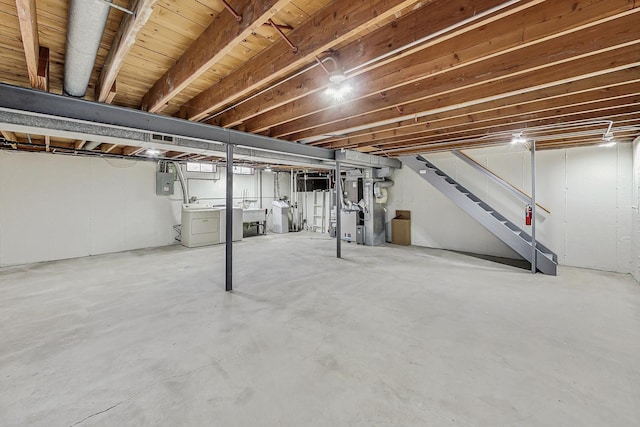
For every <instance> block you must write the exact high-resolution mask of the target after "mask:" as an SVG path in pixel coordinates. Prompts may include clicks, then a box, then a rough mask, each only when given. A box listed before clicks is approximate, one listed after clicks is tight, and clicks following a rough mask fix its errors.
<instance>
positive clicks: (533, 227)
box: [531, 140, 537, 274]
mask: <svg viewBox="0 0 640 427" xmlns="http://www.w3.org/2000/svg"><path fill="white" fill-rule="evenodd" d="M536 253H537V248H536V141H535V140H533V141H531V273H533V274H535V273H536V270H537V265H536Z"/></svg>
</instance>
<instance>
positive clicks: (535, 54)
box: [248, 9, 640, 140]
mask: <svg viewBox="0 0 640 427" xmlns="http://www.w3.org/2000/svg"><path fill="white" fill-rule="evenodd" d="M637 11H640V9H634V13H633V14H628V15H626V16H624V17H622V18H620V19H619V20H611V21H606V22H603V23H600V24H599V25H595V26H593V27H588V28H585V29H582V30H580V31H577V32H576V33H569V34H566V35H563V36H561V37H559V38H557V39H555V38H554V39H546V40H544V41H542V42H540V43H535V44H534V43H523V44H522V45H521V48H520V49H526V53H525V52H523V51H521V50H520V49H518V50H513V49H512V50H509V51H508V52H506V53H500V54H499V55H493V54H487V55H484V54H482V55H480V56H479V58H481V59H480V60H473V61H471V62H470V63H469V64H466V63H463V64H462V65H460V64H459V62H460V61H459V60H458V59H456V58H455V55H456V54H455V53H454V54H453V55H451V54H449V55H447V56H445V58H444V59H445V61H446V60H447V59H448V60H449V62H448V63H447V62H445V61H442V60H440V59H435V60H429V59H428V57H425V55H429V54H430V50H425V51H422V52H420V53H419V54H417V55H420V58H417V57H416V56H417V55H412V56H411V57H409V58H407V59H412V60H413V61H414V63H415V64H418V65H414V66H412V65H411V63H407V64H405V65H406V66H405V67H401V70H402V71H401V72H399V73H396V74H402V73H406V74H407V78H402V77H401V76H399V75H395V76H394V79H393V82H392V84H393V85H392V86H391V87H384V86H385V84H387V85H388V84H389V83H387V81H388V79H385V76H380V77H379V78H376V79H373V78H372V79H371V80H369V79H367V85H368V86H373V88H374V90H373V91H372V92H374V94H371V95H369V94H368V95H367V96H365V97H361V98H359V99H355V100H353V101H351V102H346V103H344V104H343V105H341V106H338V107H335V108H331V109H328V108H327V109H323V110H320V111H319V112H315V113H314V112H309V111H308V108H309V107H307V106H305V105H301V104H295V105H292V106H290V107H288V109H289V110H291V109H293V108H296V109H297V110H298V111H289V114H290V116H291V117H300V116H299V115H298V114H301V115H302V117H303V118H301V119H298V120H292V121H289V122H288V123H285V124H282V125H278V126H275V127H274V128H273V129H272V135H273V136H276V137H282V136H290V135H292V134H296V136H290V138H291V139H295V140H298V139H301V137H300V136H299V134H298V133H304V132H303V131H306V130H311V129H313V128H314V127H316V126H317V125H318V124H321V125H325V124H327V123H332V122H337V121H340V120H344V119H345V118H346V117H355V115H354V114H353V112H356V113H359V112H362V111H366V112H367V113H368V114H372V113H375V112H377V111H383V110H386V109H389V108H395V107H400V108H401V109H403V110H406V109H407V104H411V103H416V102H418V101H421V100H424V99H428V98H429V97H433V96H434V87H435V88H436V90H437V91H438V93H439V94H444V93H448V92H450V91H454V90H455V91H460V90H462V89H464V90H467V91H468V90H470V89H472V88H477V87H480V86H482V87H483V88H484V87H485V85H487V84H490V83H491V84H492V83H495V82H497V81H500V80H505V79H514V78H517V79H520V80H522V82H521V83H525V84H527V85H531V84H533V83H536V82H537V81H538V79H537V77H536V76H537V75H538V74H539V73H544V71H545V70H546V69H550V68H553V67H554V66H556V65H563V64H567V63H571V62H572V61H577V60H580V61H581V62H583V63H585V64H587V63H589V64H590V63H591V62H592V61H591V58H592V57H595V56H597V55H598V54H600V53H606V52H610V51H619V52H623V51H624V49H625V48H628V47H629V45H631V46H632V48H631V50H632V51H633V50H635V51H636V55H637V53H638V52H640V49H639V48H638V37H640V30H639V29H638V28H640V27H638V26H635V29H629V28H628V27H626V25H627V24H630V23H631V22H637V20H638V13H636V12H637ZM623 24H624V25H623ZM622 55H623V54H622V53H620V54H617V55H616V56H622ZM627 55H631V56H630V57H629V58H626V59H630V58H632V57H633V53H632V52H630V51H627ZM452 56H453V57H452ZM447 57H449V58H447ZM636 59H637V56H636ZM572 67H573V68H571V69H570V70H569V71H570V73H575V70H576V66H575V65H573V66H572ZM429 70H432V71H430V72H429ZM417 76H420V77H417ZM418 78H419V79H418ZM398 80H401V81H407V82H408V83H404V84H403V85H399V84H397V83H395V82H397V81H398ZM381 91H382V92H384V96H380V95H379V94H380V92H381ZM307 105H308V104H307ZM305 109H307V111H305ZM248 130H249V131H251V130H253V128H252V127H251V126H248ZM308 133H313V131H310V132H308ZM316 135H317V133H316Z"/></svg>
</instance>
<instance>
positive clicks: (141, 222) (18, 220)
mask: <svg viewBox="0 0 640 427" xmlns="http://www.w3.org/2000/svg"><path fill="white" fill-rule="evenodd" d="M155 171H156V164H155V163H153V162H143V161H131V160H120V159H103V158H86V157H71V156H61V155H50V154H44V153H24V152H10V151H1V152H0V266H8V265H16V264H26V263H33V262H40V261H50V260H57V259H65V258H74V257H81V256H88V255H97V254H103V253H109V252H118V251H124V250H131V249H138V248H145V247H155V246H164V245H169V244H173V243H175V240H174V237H175V232H174V230H173V225H175V224H179V223H180V210H181V204H182V192H181V190H180V185H179V184H178V182H176V184H175V194H174V195H173V196H170V197H165V196H156V194H155ZM220 177H221V179H220V180H218V181H208V182H207V183H205V186H209V187H210V188H209V190H210V192H209V194H208V195H209V196H210V197H211V199H208V200H205V201H214V200H215V201H219V203H220V204H224V195H225V179H224V168H221V173H220ZM257 177H258V175H257V174H256V175H246V176H242V175H234V197H235V200H236V201H237V202H239V201H240V200H241V199H242V195H243V190H246V192H247V194H248V195H249V196H250V197H253V196H255V198H257V195H258V194H259V190H258V182H259V181H258V178H257ZM263 185H264V190H263V206H265V207H270V206H271V201H272V200H273V174H272V173H268V172H265V173H263ZM200 188H202V186H200ZM280 188H281V193H282V194H283V195H290V184H289V174H288V173H282V174H280Z"/></svg>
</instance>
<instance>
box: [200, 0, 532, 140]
mask: <svg viewBox="0 0 640 427" xmlns="http://www.w3.org/2000/svg"><path fill="white" fill-rule="evenodd" d="M462 3H463V4H460V2H456V3H454V2H451V1H449V0H436V1H433V2H431V3H430V4H429V5H428V6H425V7H421V8H419V9H418V10H416V11H415V12H413V13H410V14H407V15H404V16H401V17H400V18H398V19H396V20H394V21H393V22H391V23H389V24H387V25H385V26H384V27H382V28H380V29H379V30H377V31H374V32H371V33H369V34H367V35H365V36H363V37H361V38H359V39H358V40H356V41H354V42H352V43H350V44H348V45H347V46H345V47H344V48H341V49H340V50H339V51H338V52H337V55H336V56H337V58H338V61H339V64H340V67H342V68H344V69H345V70H352V69H353V70H354V71H353V72H351V73H349V76H350V77H352V76H357V75H359V74H362V73H365V72H367V71H369V70H372V69H374V68H377V67H381V66H382V65H385V64H388V63H389V62H390V61H391V60H390V59H386V60H384V59H383V60H378V61H376V58H379V57H381V56H383V55H385V54H387V53H388V52H389V51H390V50H391V49H399V48H402V47H403V46H407V45H409V44H410V43H413V42H415V40H416V34H422V35H423V36H422V38H427V37H428V36H429V34H436V33H439V32H443V31H445V30H447V29H448V28H450V27H454V26H456V25H457V24H458V23H460V22H461V21H467V20H471V19H474V21H473V23H472V24H468V25H465V26H463V27H462V28H459V29H456V30H450V31H445V33H444V34H443V35H441V36H439V37H437V39H438V40H443V39H445V38H452V37H453V36H454V35H456V34H459V33H461V32H466V31H471V30H472V29H475V28H479V27H481V26H483V25H486V24H487V23H488V22H492V21H494V20H497V19H500V18H504V17H506V16H508V15H510V14H513V13H516V12H517V11H519V10H522V9H523V8H526V7H531V6H532V5H534V4H537V3H540V1H530V2H526V3H525V4H521V5H518V6H517V7H516V6H511V7H506V8H505V9H504V10H501V11H500V12H499V13H493V14H488V12H489V11H491V10H492V9H494V8H496V7H497V6H499V5H501V4H503V3H504V2H503V1H502V0H481V1H475V2H471V1H466V2H462ZM485 13H487V16H484V14H485ZM478 17H482V18H478ZM431 43H433V41H432V42H431ZM429 44H430V43H426V42H425V43H423V44H421V45H417V46H414V47H412V48H410V49H405V50H403V51H402V53H399V54H398V55H395V58H394V59H396V58H399V57H400V56H407V55H408V54H410V53H413V52H416V51H418V50H422V49H425V48H426V47H427V46H429ZM369 62H371V63H369ZM328 84H329V79H328V76H327V73H326V72H325V71H324V70H323V69H322V68H321V67H315V68H313V69H311V70H309V71H308V72H306V73H303V74H301V75H299V76H296V77H294V78H292V79H290V80H287V81H285V82H283V83H282V84H278V85H277V86H276V87H275V88H274V89H273V90H270V91H268V92H266V93H265V94H264V95H262V96H259V97H255V98H253V99H251V100H249V101H247V102H243V103H241V104H238V105H237V106H234V107H233V108H232V109H230V110H229V111H225V112H224V113H222V114H220V115H218V116H216V117H215V119H214V120H212V121H210V123H211V124H215V125H218V126H224V127H231V126H236V125H238V124H240V123H241V122H243V121H246V120H247V119H250V118H252V117H254V116H256V115H258V114H265V113H268V112H270V111H272V110H274V109H276V108H277V107H281V106H284V105H288V104H290V103H291V102H293V101H295V100H297V99H300V98H302V97H304V96H308V95H310V94H312V93H315V92H317V91H320V90H323V89H325V88H326V87H327V86H328ZM274 121H276V122H277V121H278V119H277V118H274ZM271 123H273V121H271ZM253 127H255V128H256V131H258V132H259V131H262V130H264V129H266V128H268V126H260V125H254V126H253Z"/></svg>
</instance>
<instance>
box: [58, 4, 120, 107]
mask: <svg viewBox="0 0 640 427" xmlns="http://www.w3.org/2000/svg"><path fill="white" fill-rule="evenodd" d="M110 2H111V1H110V0H109V2H108V3H110ZM110 8H111V7H110V6H109V5H108V4H107V3H105V2H103V1H101V0H71V2H70V5H69V23H68V26H67V47H66V53H65V60H64V93H65V94H66V95H71V96H76V97H83V96H84V95H85V93H86V92H87V87H88V86H89V80H90V79H91V74H92V73H93V67H94V64H95V62H96V56H97V54H98V48H99V47H100V41H101V40H102V33H104V28H105V26H106V24H107V18H108V17H109V9H110Z"/></svg>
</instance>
